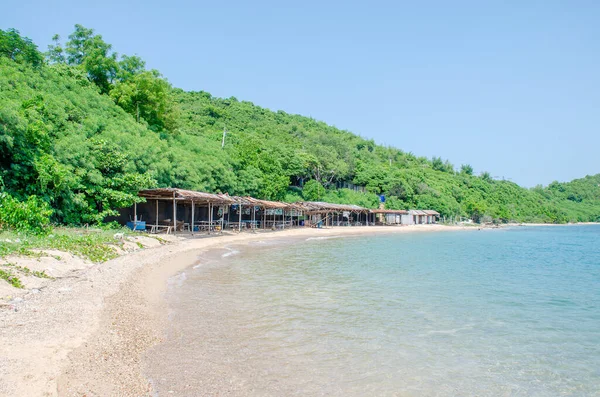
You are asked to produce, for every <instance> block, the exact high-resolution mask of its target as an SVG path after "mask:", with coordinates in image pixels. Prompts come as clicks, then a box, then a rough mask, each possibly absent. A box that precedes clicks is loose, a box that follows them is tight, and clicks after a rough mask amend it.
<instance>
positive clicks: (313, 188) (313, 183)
mask: <svg viewBox="0 0 600 397" xmlns="http://www.w3.org/2000/svg"><path fill="white" fill-rule="evenodd" d="M302 195H303V196H304V199H305V200H306V201H322V200H323V198H324V196H325V188H324V187H323V185H321V184H320V183H319V181H317V180H316V179H311V180H310V181H308V182H306V184H305V185H304V188H303V189H302Z"/></svg>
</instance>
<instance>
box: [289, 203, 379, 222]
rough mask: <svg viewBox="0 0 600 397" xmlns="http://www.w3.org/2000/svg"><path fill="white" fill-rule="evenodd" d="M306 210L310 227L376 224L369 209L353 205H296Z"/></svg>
mask: <svg viewBox="0 0 600 397" xmlns="http://www.w3.org/2000/svg"><path fill="white" fill-rule="evenodd" d="M296 204H298V205H300V206H302V207H304V208H305V209H306V211H305V214H306V215H307V216H308V220H307V223H308V226H312V227H321V226H363V225H365V226H369V225H373V224H374V219H373V215H372V214H371V213H370V210H369V209H368V208H363V207H360V206H358V205H352V204H333V203H326V202H322V201H301V202H298V203H296Z"/></svg>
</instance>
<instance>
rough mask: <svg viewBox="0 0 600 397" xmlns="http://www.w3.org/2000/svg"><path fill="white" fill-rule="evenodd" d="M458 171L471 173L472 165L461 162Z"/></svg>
mask: <svg viewBox="0 0 600 397" xmlns="http://www.w3.org/2000/svg"><path fill="white" fill-rule="evenodd" d="M460 172H461V173H463V174H465V175H473V167H471V166H470V165H469V164H463V165H461V166H460Z"/></svg>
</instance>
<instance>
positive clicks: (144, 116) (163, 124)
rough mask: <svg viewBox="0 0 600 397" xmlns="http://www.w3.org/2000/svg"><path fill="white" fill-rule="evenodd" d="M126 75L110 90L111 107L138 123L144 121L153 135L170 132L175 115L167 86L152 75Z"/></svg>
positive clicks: (152, 72)
mask: <svg viewBox="0 0 600 397" xmlns="http://www.w3.org/2000/svg"><path fill="white" fill-rule="evenodd" d="M133 70H134V73H133V74H130V72H129V71H127V72H126V73H123V74H124V75H125V76H126V77H127V78H126V79H123V80H121V81H119V82H117V83H116V84H115V85H114V87H113V88H112V89H111V90H110V96H111V97H112V98H113V99H114V101H115V103H116V104H117V105H119V106H120V107H122V108H123V109H124V110H125V111H126V112H127V113H129V114H131V115H134V116H135V118H136V120H137V121H138V122H140V119H141V120H145V121H146V122H147V123H148V125H149V127H150V128H151V129H152V130H155V131H162V130H174V129H175V119H174V117H175V112H174V109H173V107H174V105H173V102H172V100H171V86H170V84H169V83H168V82H167V81H166V80H164V79H162V78H161V76H160V74H159V73H158V72H157V71H155V70H152V71H142V72H139V71H137V72H135V69H133Z"/></svg>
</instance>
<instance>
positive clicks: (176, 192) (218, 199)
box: [138, 187, 235, 204]
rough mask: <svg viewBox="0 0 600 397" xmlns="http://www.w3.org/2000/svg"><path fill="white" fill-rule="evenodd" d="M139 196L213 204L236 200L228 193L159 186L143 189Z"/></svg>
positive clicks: (229, 202) (230, 202)
mask: <svg viewBox="0 0 600 397" xmlns="http://www.w3.org/2000/svg"><path fill="white" fill-rule="evenodd" d="M138 196H140V197H144V198H146V199H150V200H173V199H175V200H177V201H192V200H193V201H194V203H199V204H202V203H212V204H234V203H235V202H234V201H233V200H232V199H231V197H229V196H228V195H226V194H213V193H205V192H196V191H193V190H185V189H177V188H171V187H168V188H159V189H147V190H141V191H140V192H139V193H138Z"/></svg>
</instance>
